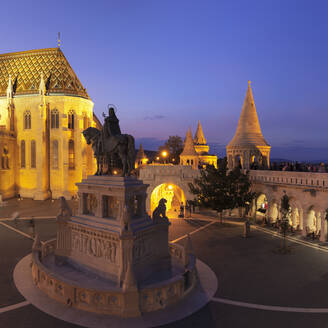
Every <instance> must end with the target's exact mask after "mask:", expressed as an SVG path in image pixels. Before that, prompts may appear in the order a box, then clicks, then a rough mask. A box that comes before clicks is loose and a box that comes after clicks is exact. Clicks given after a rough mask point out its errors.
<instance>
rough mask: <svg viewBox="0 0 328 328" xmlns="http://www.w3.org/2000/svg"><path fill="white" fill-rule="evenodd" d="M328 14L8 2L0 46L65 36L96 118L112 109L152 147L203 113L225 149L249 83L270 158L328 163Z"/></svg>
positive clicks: (313, 6)
mask: <svg viewBox="0 0 328 328" xmlns="http://www.w3.org/2000/svg"><path fill="white" fill-rule="evenodd" d="M327 12H328V2H327V1H319V0H316V1H301V0H282V1H279V0H272V1H271V0H258V1H254V0H247V1H246V0H240V1H237V0H228V1H220V0H217V1H206V0H200V1H192V0H188V1H183V0H175V1H169V0H165V1H160V0H153V1H142V0H138V1H137V0H131V1H119V0H117V1H97V0H95V1H90V0H88V1H81V0H80V1H73V0H70V1H67V0H66V1H44V0H43V1H15V2H12V3H10V4H9V2H6V3H5V4H4V5H3V6H2V7H1V22H0V24H1V30H2V33H1V34H2V38H1V48H0V53H7V52H14V51H23V50H30V49H39V48H50V47H56V45H57V42H56V38H57V32H58V31H60V32H61V33H62V46H61V49H62V51H63V52H64V54H65V56H66V58H67V59H68V60H69V62H70V64H71V66H72V67H73V69H74V70H75V72H76V74H77V76H78V77H79V79H80V81H81V82H82V84H83V85H84V87H85V88H87V91H88V93H89V96H90V97H91V99H92V101H93V102H94V110H95V113H96V114H97V115H98V117H99V118H101V113H102V112H103V111H106V107H107V104H109V103H111V104H115V106H116V107H117V108H118V112H117V115H118V117H119V119H120V123H121V129H122V131H123V132H124V133H129V134H132V135H134V136H135V137H136V139H137V141H139V142H140V140H142V139H143V142H144V143H145V145H144V146H145V148H150V146H151V145H153V147H154V148H156V145H157V144H158V143H159V141H158V140H165V139H167V137H168V136H169V135H180V136H181V137H184V136H185V133H186V131H187V129H188V128H189V127H191V128H192V131H193V133H194V132H195V129H196V126H197V121H198V120H201V123H202V125H203V130H204V133H205V137H206V138H207V139H208V141H209V142H210V143H216V144H218V145H217V147H218V148H220V147H221V149H223V148H222V147H223V146H225V145H226V144H227V143H228V142H229V141H230V140H231V138H232V137H233V135H234V132H235V129H236V127H237V123H238V119H239V115H240V111H241V107H242V104H243V100H244V96H245V93H246V89H247V81H248V80H251V81H252V89H253V94H254V99H255V105H256V108H257V112H258V115H259V120H260V124H261V128H262V132H263V135H264V137H265V139H266V140H267V141H268V143H269V144H270V145H271V146H272V151H271V156H272V157H280V158H281V157H283V158H288V159H299V160H305V159H309V160H313V159H325V160H328V133H327V130H328V127H327V126H328V92H327V91H328V63H327V60H328V40H327V35H328V19H327ZM145 138H146V139H145ZM147 138H149V139H147ZM219 145H221V146H219Z"/></svg>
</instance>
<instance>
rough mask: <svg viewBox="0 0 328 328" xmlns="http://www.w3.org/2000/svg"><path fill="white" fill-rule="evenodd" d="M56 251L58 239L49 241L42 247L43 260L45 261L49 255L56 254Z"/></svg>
mask: <svg viewBox="0 0 328 328" xmlns="http://www.w3.org/2000/svg"><path fill="white" fill-rule="evenodd" d="M55 249H56V239H49V240H47V241H46V242H44V243H43V245H42V246H41V258H42V259H43V258H44V257H46V256H47V255H49V254H51V253H54V252H55Z"/></svg>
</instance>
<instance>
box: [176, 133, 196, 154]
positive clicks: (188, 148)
mask: <svg viewBox="0 0 328 328" xmlns="http://www.w3.org/2000/svg"><path fill="white" fill-rule="evenodd" d="M180 156H198V154H197V152H196V150H195V147H194V142H193V140H192V135H191V129H190V128H189V130H188V131H187V134H186V139H185V143H184V148H183V151H182V153H181V155H180Z"/></svg>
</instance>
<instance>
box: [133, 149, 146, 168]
mask: <svg viewBox="0 0 328 328" xmlns="http://www.w3.org/2000/svg"><path fill="white" fill-rule="evenodd" d="M147 162H148V158H147V156H146V154H145V152H144V149H143V146H142V144H140V146H139V150H138V153H137V155H136V161H135V168H138V167H139V166H141V165H145V164H147Z"/></svg>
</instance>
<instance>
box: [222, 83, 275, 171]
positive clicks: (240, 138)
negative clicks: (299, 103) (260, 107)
mask: <svg viewBox="0 0 328 328" xmlns="http://www.w3.org/2000/svg"><path fill="white" fill-rule="evenodd" d="M270 149H271V147H270V146H269V144H268V143H267V142H266V141H265V139H264V137H263V135H262V131H261V128H260V123H259V119H258V117H257V113H256V108H255V103H254V98H253V93H252V89H251V82H250V81H248V88H247V92H246V97H245V100H244V104H243V107H242V110H241V114H240V118H239V122H238V126H237V130H236V133H235V136H234V137H233V138H232V140H231V141H230V142H229V144H228V145H227V157H228V167H229V169H232V168H234V167H238V166H241V168H243V169H246V170H249V169H251V168H252V167H253V164H254V166H255V167H256V168H263V167H264V168H266V167H269V166H270Z"/></svg>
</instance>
